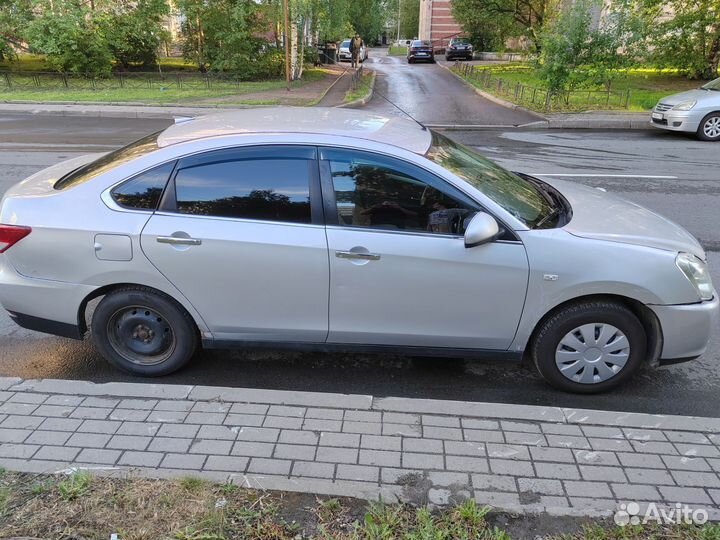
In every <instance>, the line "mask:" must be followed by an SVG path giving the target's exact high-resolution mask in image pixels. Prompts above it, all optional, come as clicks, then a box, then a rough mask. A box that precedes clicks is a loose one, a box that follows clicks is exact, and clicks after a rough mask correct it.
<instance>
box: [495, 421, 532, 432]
mask: <svg viewBox="0 0 720 540" xmlns="http://www.w3.org/2000/svg"><path fill="white" fill-rule="evenodd" d="M500 427H501V428H502V430H503V431H524V432H526V433H540V432H541V430H540V425H538V424H533V423H530V422H513V421H510V420H501V421H500Z"/></svg>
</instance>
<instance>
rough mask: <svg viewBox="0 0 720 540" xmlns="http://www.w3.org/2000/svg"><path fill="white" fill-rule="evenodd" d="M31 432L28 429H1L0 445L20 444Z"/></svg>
mask: <svg viewBox="0 0 720 540" xmlns="http://www.w3.org/2000/svg"><path fill="white" fill-rule="evenodd" d="M31 433H32V430H30V429H3V428H0V443H21V442H23V441H24V440H25V439H27V438H28V437H29V436H30V434H31Z"/></svg>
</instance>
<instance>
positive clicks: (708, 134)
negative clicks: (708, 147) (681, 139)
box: [697, 111, 720, 141]
mask: <svg viewBox="0 0 720 540" xmlns="http://www.w3.org/2000/svg"><path fill="white" fill-rule="evenodd" d="M697 137H698V139H700V140H701V141H720V111H718V112H712V113H710V114H708V115H707V116H706V117H705V118H703V119H702V120H701V121H700V125H699V126H698V130H697Z"/></svg>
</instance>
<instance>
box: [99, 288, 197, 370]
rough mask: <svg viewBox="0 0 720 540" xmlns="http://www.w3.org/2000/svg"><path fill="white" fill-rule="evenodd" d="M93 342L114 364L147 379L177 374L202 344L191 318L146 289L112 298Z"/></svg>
mask: <svg viewBox="0 0 720 540" xmlns="http://www.w3.org/2000/svg"><path fill="white" fill-rule="evenodd" d="M92 336H93V341H94V342H95V346H96V347H97V349H98V351H99V352H100V353H101V354H102V355H103V357H104V358H105V359H106V360H107V361H108V362H110V363H111V364H112V365H114V366H115V367H117V368H119V369H121V370H123V371H126V372H128V373H132V374H133V375H140V376H144V377H157V376H161V375H167V374H168V373H172V372H173V371H177V370H178V369H180V368H181V367H183V366H184V365H185V364H187V362H188V361H190V359H191V358H192V356H193V355H194V354H195V350H196V349H197V344H198V338H197V332H196V328H195V323H194V321H193V320H192V318H191V317H190V315H188V314H187V312H185V310H183V309H182V308H181V307H180V306H178V305H177V304H176V303H175V302H174V301H173V300H172V299H171V298H169V297H168V296H165V295H164V294H161V293H157V292H155V291H152V290H150V289H146V288H143V287H128V288H123V289H119V290H117V291H114V292H111V293H110V294H108V295H106V296H105V297H104V298H103V299H102V300H101V301H100V303H99V304H98V305H97V307H96V309H95V312H94V313H93V317H92Z"/></svg>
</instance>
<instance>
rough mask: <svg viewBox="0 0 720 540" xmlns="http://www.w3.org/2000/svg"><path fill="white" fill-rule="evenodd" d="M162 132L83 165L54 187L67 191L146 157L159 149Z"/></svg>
mask: <svg viewBox="0 0 720 540" xmlns="http://www.w3.org/2000/svg"><path fill="white" fill-rule="evenodd" d="M160 133H162V131H158V132H157V133H153V134H152V135H148V136H147V137H143V138H142V139H140V140H138V141H135V142H134V143H131V144H129V145H127V146H125V147H123V148H121V149H120V150H115V151H114V152H110V153H109V154H105V155H104V156H102V157H101V158H99V159H96V160H95V161H93V162H91V163H88V164H87V165H83V166H82V167H80V168H79V169H75V170H74V171H72V172H71V173H69V174H66V175H65V176H63V177H62V178H61V179H60V180H58V181H57V182H55V185H54V186H53V187H54V188H55V189H67V188H70V187H73V186H77V185H78V184H83V183H85V182H87V181H88V180H92V179H93V178H95V177H96V176H99V175H101V174H103V173H104V172H107V171H109V170H111V169H114V168H115V167H118V166H120V165H122V164H123V163H127V162H128V161H132V160H133V159H135V158H138V157H140V156H144V155H145V154H149V153H150V152H153V151H155V150H157V149H158V144H157V140H158V136H159V135H160Z"/></svg>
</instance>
